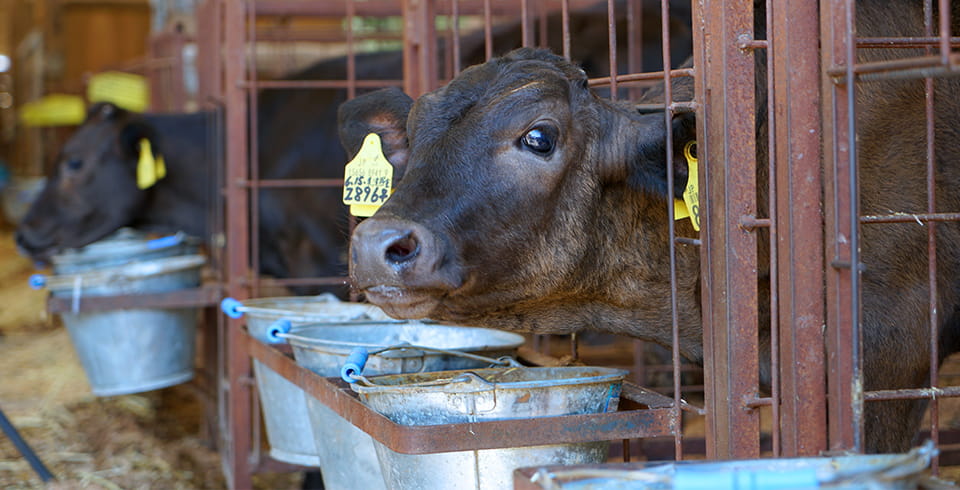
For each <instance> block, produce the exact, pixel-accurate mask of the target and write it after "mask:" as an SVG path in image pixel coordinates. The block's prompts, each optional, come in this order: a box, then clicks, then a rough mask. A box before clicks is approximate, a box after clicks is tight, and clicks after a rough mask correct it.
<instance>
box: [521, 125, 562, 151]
mask: <svg viewBox="0 0 960 490" xmlns="http://www.w3.org/2000/svg"><path fill="white" fill-rule="evenodd" d="M556 139H557V132H556V130H554V129H553V128H550V127H546V126H537V127H535V128H533V129H531V130H530V131H527V132H526V133H525V134H524V135H523V137H522V138H520V142H521V143H523V146H526V147H527V148H529V149H530V150H532V151H533V152H535V153H538V154H540V155H544V156H546V155H549V154H550V153H551V152H553V147H554V145H555V143H556Z"/></svg>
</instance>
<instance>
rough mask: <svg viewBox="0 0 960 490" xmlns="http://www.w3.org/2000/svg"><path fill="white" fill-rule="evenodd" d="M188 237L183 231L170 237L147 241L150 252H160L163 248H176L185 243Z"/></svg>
mask: <svg viewBox="0 0 960 490" xmlns="http://www.w3.org/2000/svg"><path fill="white" fill-rule="evenodd" d="M185 236H186V235H184V234H183V232H182V231H180V232H177V233H176V234H175V235H168V236H165V237H160V238H154V239H153V240H149V241H147V249H148V250H159V249H161V248H167V247H174V246H176V245H179V244H180V242H182V241H183V239H184V237H185Z"/></svg>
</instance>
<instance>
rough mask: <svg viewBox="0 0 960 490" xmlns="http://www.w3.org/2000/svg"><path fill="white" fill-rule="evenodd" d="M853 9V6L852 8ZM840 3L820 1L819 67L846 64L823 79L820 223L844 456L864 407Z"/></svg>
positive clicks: (856, 439) (835, 439)
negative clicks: (835, 77) (840, 75)
mask: <svg viewBox="0 0 960 490" xmlns="http://www.w3.org/2000/svg"><path fill="white" fill-rule="evenodd" d="M850 3H852V2H850ZM846 7H847V3H846V2H844V1H843V0H822V1H821V3H820V12H821V19H822V20H823V22H822V23H821V39H822V41H821V46H822V49H821V56H822V61H821V65H822V66H823V67H830V66H843V65H844V64H846V67H847V72H846V74H845V77H846V78H845V83H844V84H839V85H838V84H834V83H832V81H831V80H830V79H829V78H826V77H825V78H824V81H823V85H822V94H823V106H822V107H823V109H822V110H823V141H824V144H823V147H824V148H825V149H827V150H828V151H827V153H826V154H825V155H824V174H825V176H826V179H825V180H824V219H825V221H826V226H825V234H826V240H825V243H826V252H825V261H826V262H827V263H828V264H830V268H829V269H827V274H826V279H827V322H826V325H827V332H826V333H827V352H829V353H830V355H829V356H828V359H827V361H828V369H829V370H828V378H827V386H828V394H829V397H828V400H829V411H828V425H829V445H830V450H833V451H843V450H849V449H855V448H857V447H862V446H860V433H861V432H862V429H861V427H862V426H861V425H860V424H861V423H862V421H861V419H862V402H858V400H857V397H858V396H860V395H859V394H858V390H857V388H856V381H855V373H856V372H857V371H858V369H859V368H858V359H857V357H856V356H855V355H853V354H854V352H853V347H852V346H854V345H855V344H857V342H858V341H857V335H856V332H855V328H854V322H855V321H856V320H857V318H858V314H859V313H858V309H859V301H858V300H857V297H856V294H857V288H856V284H855V278H857V274H858V272H857V269H859V267H854V266H853V264H856V263H857V259H858V258H857V257H855V256H854V255H855V250H854V247H853V245H852V242H851V239H852V235H853V234H856V233H857V227H856V223H857V213H856V212H851V211H853V210H855V206H856V202H857V198H856V196H855V195H853V192H851V188H850V186H849V185H847V184H845V183H846V182H849V181H850V179H851V176H852V175H853V174H855V166H856V165H855V162H856V160H855V158H856V157H855V155H856V153H855V149H856V148H855V141H853V139H852V136H853V135H854V134H855V126H854V124H853V122H854V120H853V116H854V114H853V109H854V107H853V105H852V103H851V102H852V97H853V86H852V85H853V81H854V73H853V64H854V62H853V60H854V56H853V52H854V39H853V35H852V33H851V31H850V29H852V26H853V18H852V14H853V10H852V7H851V8H850V9H849V10H848V9H847V8H846Z"/></svg>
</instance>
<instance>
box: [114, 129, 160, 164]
mask: <svg viewBox="0 0 960 490" xmlns="http://www.w3.org/2000/svg"><path fill="white" fill-rule="evenodd" d="M156 139H157V138H156V131H154V130H153V128H152V127H151V126H150V125H149V124H147V123H145V122H143V121H129V122H127V123H125V124H124V125H123V127H122V128H121V129H120V136H119V139H118V141H117V144H118V145H119V146H120V151H121V152H123V154H124V156H126V157H128V158H131V159H138V158H139V157H140V149H141V147H142V143H141V141H142V140H147V141H148V142H149V144H150V147H151V149H152V151H153V152H154V153H157V151H158V149H157V141H156Z"/></svg>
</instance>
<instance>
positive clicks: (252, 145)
mask: <svg viewBox="0 0 960 490" xmlns="http://www.w3.org/2000/svg"><path fill="white" fill-rule="evenodd" d="M249 1H250V2H251V5H249V7H248V8H247V22H246V27H247V38H246V46H247V49H248V53H249V56H248V59H247V81H249V82H252V83H247V84H245V85H244V86H245V88H246V90H247V99H248V100H249V102H248V104H249V105H248V106H247V120H248V124H249V127H250V129H249V133H248V135H247V139H248V143H247V147H248V148H249V149H250V152H249V153H248V155H247V165H248V167H249V169H250V170H249V172H250V175H249V179H250V180H252V181H254V183H256V181H258V180H260V144H259V143H260V142H259V138H258V135H259V134H260V127H259V122H260V120H259V118H258V117H257V113H258V110H257V90H256V88H254V87H256V81H257V79H258V76H257V12H256V8H254V6H253V5H252V3H253V2H254V1H255V0H249ZM244 190H245V191H246V192H247V193H248V199H249V200H250V208H249V209H250V210H249V211H248V213H249V216H250V228H249V229H250V234H249V240H250V252H249V253H250V257H249V263H250V268H249V269H248V270H247V278H248V279H249V280H250V283H251V294H252V295H254V296H259V294H260V246H261V245H260V233H259V230H260V192H261V191H260V189H259V188H258V187H257V186H256V185H254V186H253V187H248V188H245V189H244Z"/></svg>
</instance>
